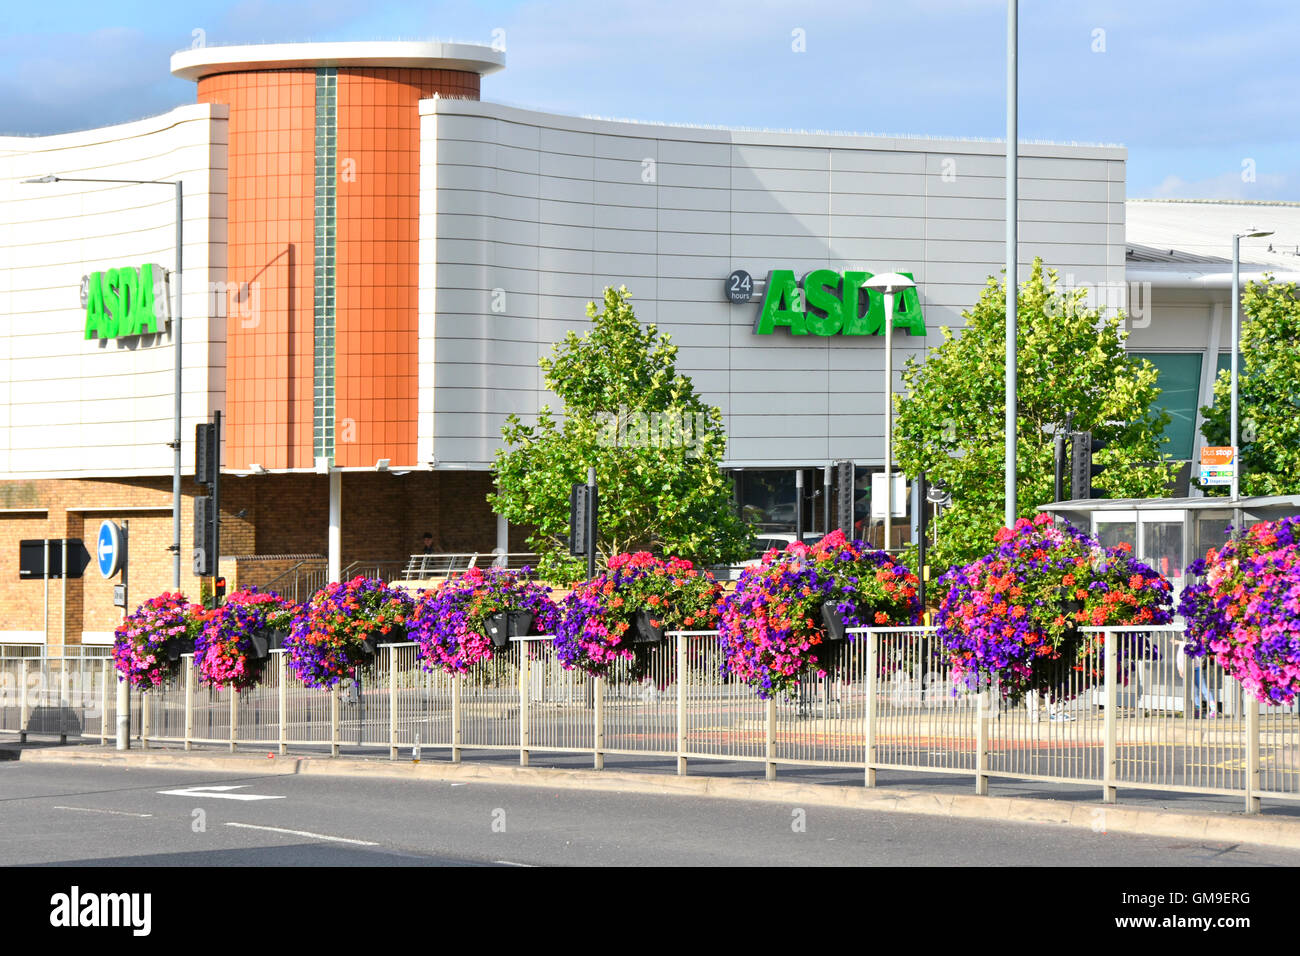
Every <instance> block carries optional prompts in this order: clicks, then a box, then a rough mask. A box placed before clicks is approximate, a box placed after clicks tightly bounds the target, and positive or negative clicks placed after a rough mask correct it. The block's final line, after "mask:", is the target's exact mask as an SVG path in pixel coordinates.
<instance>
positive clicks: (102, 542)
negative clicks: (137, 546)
mask: <svg viewBox="0 0 1300 956" xmlns="http://www.w3.org/2000/svg"><path fill="white" fill-rule="evenodd" d="M95 560H96V561H97V562H98V564H99V573H100V574H102V575H103V576H104V577H106V578H111V577H112V576H113V575H115V574H117V572H118V571H119V570H121V568H122V565H123V564H125V563H126V553H125V549H124V548H123V547H122V529H121V528H119V527H118V526H117V525H116V524H114V523H113V522H111V521H105V522H103V523H102V524H101V525H100V526H99V537H97V538H96V539H95Z"/></svg>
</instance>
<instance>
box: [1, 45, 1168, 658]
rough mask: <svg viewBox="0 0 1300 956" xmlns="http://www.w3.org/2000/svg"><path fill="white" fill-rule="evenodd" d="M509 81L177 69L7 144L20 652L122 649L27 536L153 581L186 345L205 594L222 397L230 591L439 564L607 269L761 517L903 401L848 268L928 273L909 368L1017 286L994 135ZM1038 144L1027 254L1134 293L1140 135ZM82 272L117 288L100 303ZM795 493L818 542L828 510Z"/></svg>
mask: <svg viewBox="0 0 1300 956" xmlns="http://www.w3.org/2000/svg"><path fill="white" fill-rule="evenodd" d="M503 66H504V57H503V55H502V54H500V53H498V52H496V51H494V50H492V49H490V48H488V47H483V46H473V45H466V44H451V43H338V44H288V45H265V46H249V47H211V48H204V49H197V50H187V51H184V52H181V53H178V54H176V55H175V56H174V57H173V59H172V63H171V68H172V71H173V73H175V74H176V75H178V76H181V77H184V78H186V79H189V80H192V81H194V83H195V98H196V102H195V103H193V104H189V105H185V106H180V107H177V108H176V109H174V110H172V111H170V112H169V113H167V114H165V115H163V116H158V117H152V118H149V119H146V120H140V121H136V122H133V123H127V124H121V125H117V126H112V127H106V128H103V129H97V130H88V131H84V132H77V133H67V134H60V135H56V136H42V137H22V136H8V137H0V248H2V249H3V255H0V322H2V323H3V327H2V328H0V389H2V390H3V392H4V395H5V396H6V397H5V400H4V401H3V402H2V403H0V601H2V602H4V606H5V607H6V612H7V613H6V619H7V620H6V624H5V625H4V627H3V629H0V645H3V646H23V647H28V648H32V647H36V646H37V645H44V646H46V647H50V648H54V647H58V646H61V645H64V646H67V647H69V648H72V647H75V646H77V645H94V644H101V645H102V644H103V643H105V642H107V641H108V640H109V638H110V636H111V631H112V628H113V626H114V625H115V624H116V623H117V621H119V620H120V617H121V614H122V610H121V608H119V607H116V606H115V605H114V603H113V585H114V584H115V583H120V580H118V579H103V578H102V577H101V576H100V575H99V573H98V572H97V571H96V570H95V569H94V567H93V566H92V567H90V568H88V569H87V570H86V572H85V574H84V575H83V576H81V577H79V578H58V579H53V580H51V581H49V582H47V581H46V580H45V579H44V577H43V576H41V575H37V576H35V577H33V576H31V575H24V574H22V573H20V571H21V569H20V555H21V553H23V548H22V545H21V542H23V541H27V542H29V543H30V542H32V541H35V542H37V543H38V545H39V544H41V543H42V542H44V541H47V540H48V541H51V542H53V547H55V549H56V550H59V551H60V554H61V549H62V547H63V546H64V545H63V542H65V541H66V542H69V547H70V548H71V549H72V551H73V552H75V551H76V549H77V548H81V549H83V552H84V554H83V556H88V550H87V549H88V547H89V544H88V543H90V542H93V540H94V537H95V534H96V532H97V529H98V527H99V525H100V523H101V522H102V521H104V520H112V521H115V522H118V523H124V524H125V523H129V526H130V549H131V550H130V603H131V604H135V603H138V601H139V600H141V599H143V598H146V597H150V596H153V595H155V594H158V593H160V592H161V591H164V590H169V589H170V588H171V586H172V564H171V562H172V555H171V553H170V552H169V550H168V549H169V547H170V546H171V545H172V543H173V524H172V521H173V512H172V507H173V498H172V484H171V482H172V472H173V449H172V448H171V446H170V442H171V440H172V432H173V428H174V421H173V415H174V413H175V402H176V394H177V393H176V390H175V387H174V377H173V376H174V366H175V362H176V358H177V355H178V350H177V344H178V342H177V334H176V333H177V331H178V329H179V328H180V327H182V326H183V330H184V341H183V347H182V348H181V349H180V351H179V354H180V357H181V364H182V366H183V369H182V376H181V383H182V384H181V388H180V392H179V395H180V400H181V412H182V436H183V441H182V460H183V462H184V469H185V481H184V483H183V485H182V506H181V514H182V519H183V526H182V534H181V550H182V556H183V558H184V560H183V562H182V570H183V574H182V580H181V586H182V589H183V590H185V591H186V592H187V593H189V594H190V595H191V596H192V597H197V596H198V595H199V593H200V589H201V587H202V586H203V585H202V582H201V581H200V580H199V579H198V578H197V577H196V576H195V575H194V574H193V573H192V572H191V561H190V549H191V543H192V541H193V515H194V502H195V500H196V499H197V498H199V497H200V496H202V495H204V494H205V493H206V492H205V489H204V488H202V487H201V486H199V485H197V484H195V483H194V482H193V481H192V480H191V475H192V467H193V462H194V435H195V426H196V425H197V424H199V423H201V422H206V421H208V420H209V419H210V418H211V416H212V415H213V414H214V413H216V412H221V413H222V414H223V416H224V447H223V451H222V479H221V497H222V502H221V518H222V531H221V535H222V537H221V546H220V553H221V556H222V558H221V565H220V568H221V570H222V571H223V572H224V573H225V574H226V577H227V579H228V581H229V586H230V587H235V586H238V585H244V584H250V583H251V584H259V585H268V584H269V585H273V586H277V587H282V586H283V584H284V582H285V581H286V580H288V578H286V575H291V574H295V573H298V571H297V570H295V569H299V570H301V569H302V568H304V567H307V566H310V567H312V568H317V566H319V571H320V574H322V575H324V574H330V573H332V574H336V575H341V574H350V573H356V572H357V571H359V570H364V569H366V567H367V566H369V567H372V568H373V567H375V566H376V565H375V563H376V562H399V561H400V560H401V559H402V558H403V557H404V556H406V555H409V554H411V553H412V552H414V551H418V550H419V548H420V539H421V536H422V533H423V532H425V531H429V532H431V533H432V534H433V535H434V538H435V546H436V547H437V548H438V549H439V550H442V551H459V552H490V551H491V550H492V549H493V548H504V549H507V550H511V551H521V550H523V549H524V545H523V540H522V538H523V536H522V533H521V529H510V528H506V527H505V526H504V524H503V523H502V522H501V521H500V520H499V519H497V517H496V516H494V515H493V514H492V513H491V511H490V509H489V507H488V505H487V502H486V496H487V494H488V493H489V492H490V490H491V475H490V470H489V469H490V466H491V462H492V459H493V456H494V454H495V453H496V451H497V449H498V448H499V447H500V433H501V426H502V424H503V423H504V421H505V419H506V417H507V416H508V415H510V414H512V413H514V414H519V415H522V416H525V417H527V416H529V415H532V414H534V413H535V412H536V411H537V409H538V408H539V407H540V406H541V405H542V404H546V403H551V404H554V401H555V400H554V396H552V395H550V394H549V393H548V392H547V390H546V389H545V388H544V386H543V383H542V380H541V373H540V370H539V369H538V366H537V362H538V359H539V358H540V357H542V356H544V355H546V354H547V353H548V352H549V351H550V349H551V346H552V344H553V343H554V342H556V341H558V340H559V339H560V338H562V337H563V335H564V334H565V333H566V332H567V331H569V330H581V329H582V328H583V327H584V325H585V306H586V304H587V302H589V301H591V300H597V299H599V298H600V297H601V295H602V291H603V289H604V288H605V287H606V286H611V285H612V286H620V285H626V286H627V287H628V288H629V289H630V290H631V292H632V294H633V297H634V303H635V306H636V309H637V314H638V316H639V317H640V318H641V319H642V320H644V321H650V322H655V323H656V324H657V325H658V326H659V328H660V329H661V330H662V331H664V332H668V333H671V334H672V336H673V339H674V341H675V342H676V343H677V344H678V346H679V349H680V350H679V353H678V367H679V368H680V369H681V370H682V371H683V372H685V373H686V374H689V375H690V376H691V377H692V378H693V379H694V381H695V383H696V386H697V388H698V389H699V391H700V392H701V393H702V394H703V396H704V397H705V398H706V399H707V400H708V401H709V402H711V403H712V404H715V405H718V406H719V407H720V408H721V410H722V412H723V416H724V421H725V424H726V427H727V432H728V450H727V460H726V466H727V467H729V468H731V469H733V471H734V473H735V475H736V484H737V498H738V502H739V503H740V504H741V505H742V506H743V507H744V508H745V513H746V515H747V516H749V517H751V518H752V519H753V520H754V521H756V522H757V523H759V524H760V525H761V526H762V527H764V528H766V529H768V530H780V529H782V528H784V526H785V525H787V524H792V523H793V519H794V510H793V509H794V507H795V506H794V503H793V488H794V474H795V472H796V471H797V470H798V469H806V470H808V471H809V472H811V470H812V469H817V473H816V474H812V473H810V474H808V480H807V481H806V485H807V486H809V487H816V486H819V485H820V482H821V469H822V468H823V466H825V465H826V464H827V463H828V462H830V461H834V460H840V459H852V460H854V461H855V462H857V464H858V465H859V469H860V473H861V474H862V476H863V478H864V479H865V478H866V477H867V473H868V472H869V471H871V470H872V469H875V470H879V469H880V468H881V465H882V462H881V456H882V455H883V449H884V442H883V427H884V421H883V420H884V415H883V409H884V403H885V400H886V396H887V394H888V392H889V391H890V390H897V389H898V388H899V386H900V382H899V379H898V378H897V373H896V377H895V380H894V381H893V382H892V383H886V382H885V381H884V380H883V369H884V351H883V336H882V335H881V334H879V333H881V332H882V331H883V327H882V325H881V322H882V321H883V319H882V315H883V313H882V310H881V303H880V301H879V298H878V296H877V295H876V294H875V293H872V292H869V291H868V290H866V289H865V288H863V286H862V283H863V282H864V281H865V278H866V277H867V276H869V275H870V274H872V273H875V272H884V271H900V272H907V273H910V274H912V275H913V277H914V278H915V280H916V283H917V290H916V295H915V296H914V297H913V298H910V299H908V300H906V301H905V303H904V304H905V308H904V309H903V310H902V312H901V313H900V314H899V315H897V316H896V318H895V335H894V337H893V338H894V347H895V350H896V354H895V357H894V368H895V369H896V370H898V369H900V368H901V367H902V365H903V364H904V362H905V361H906V359H907V358H908V357H911V356H916V357H918V358H919V357H922V356H923V355H924V352H925V349H926V348H927V346H932V345H935V344H938V342H939V341H941V333H940V327H942V326H950V327H954V328H960V327H961V325H962V324H963V320H962V317H961V312H962V311H963V310H964V309H967V308H969V307H971V306H972V305H973V304H974V303H975V301H976V300H977V299H978V297H979V293H980V291H981V289H982V288H983V287H984V285H985V284H986V282H987V280H988V277H989V276H996V275H998V274H999V273H1000V272H1001V270H1002V267H1003V261H1002V259H1003V234H1004V224H1003V215H1004V195H1005V191H1004V178H1003V177H1004V160H1003V146H1002V144H1000V143H986V142H974V141H965V140H950V139H949V140H945V139H926V138H915V139H909V138H898V137H878V136H859V135H829V134H807V133H778V132H770V131H758V130H729V129H704V128H697V127H688V126H668V125H651V124H642V123H632V122H616V121H609V120H597V119H586V118H577V117H571V116H559V115H554V114H549V113H543V112H537V111H530V110H522V109H516V108H512V107H507V106H502V105H498V104H493V103H490V102H483V101H481V100H480V98H479V97H480V89H481V85H482V84H483V83H485V82H487V83H489V84H490V74H491V73H492V72H494V71H496V70H498V69H500V68H502V67H503ZM485 76H486V77H488V79H487V80H486V81H485V80H484V77H485ZM1020 149H1021V161H1020V174H1021V177H1022V179H1021V183H1020V197H1021V200H1020V239H1021V244H1020V254H1021V257H1022V258H1021V265H1022V268H1024V269H1026V270H1027V267H1028V265H1029V263H1030V262H1031V261H1032V259H1033V258H1034V257H1035V256H1042V257H1043V259H1044V260H1045V261H1046V262H1048V263H1050V264H1051V265H1053V266H1054V267H1055V268H1057V269H1058V270H1059V271H1060V272H1061V273H1062V275H1063V276H1064V275H1066V274H1069V275H1071V276H1072V277H1073V278H1074V280H1075V281H1076V282H1081V283H1082V282H1087V283H1091V284H1093V285H1095V286H1097V287H1098V288H1121V287H1125V278H1126V268H1127V266H1126V246H1125V198H1126V197H1125V175H1124V168H1125V158H1126V153H1125V150H1124V149H1122V148H1118V147H1094V146H1077V145H1054V144H1022V145H1021V147H1020ZM50 174H53V175H54V176H56V177H58V178H59V181H57V182H48V181H47V182H42V183H32V182H29V180H32V179H39V178H42V177H47V176H49V175H50ZM82 179H98V180H104V179H117V180H132V181H135V180H148V181H150V183H149V184H144V185H140V184H133V183H121V182H117V183H106V182H81V181H79V180H82ZM177 179H179V180H180V181H181V182H182V184H183V189H184V209H183V259H184V262H183V270H182V271H181V273H180V276H178V275H177V273H176V267H177V262H176V251H175V244H176V212H175V204H174V199H173V193H172V191H171V189H170V188H169V187H167V186H163V185H158V184H157V183H158V182H165V183H170V182H172V181H174V180H177ZM146 265H148V266H149V267H150V268H149V269H148V270H144V269H143V268H142V267H143V266H146ZM146 274H147V275H151V276H152V275H155V274H156V275H159V276H161V275H164V274H166V275H168V276H169V282H168V283H166V284H164V285H160V286H159V288H158V290H157V292H158V295H157V297H156V298H157V299H158V300H159V301H162V302H164V303H166V305H167V308H164V309H162V310H161V311H160V312H158V314H157V315H156V317H155V318H156V322H155V323H153V324H144V325H138V324H137V323H133V322H129V321H127V322H124V321H121V320H122V319H123V317H124V316H125V314H126V313H123V315H122V316H119V315H117V314H116V313H115V312H114V307H116V308H117V309H118V310H119V311H121V309H122V304H123V302H124V301H127V302H130V301H131V299H130V295H132V294H136V293H132V292H130V290H128V292H127V293H123V292H122V288H123V284H124V283H125V284H126V285H127V286H130V289H135V288H136V286H135V285H132V283H135V282H138V281H140V280H139V276H141V275H146ZM737 274H744V275H746V276H748V277H749V283H748V285H747V287H746V288H745V290H744V293H745V294H737V291H738V290H737V289H735V288H732V285H734V284H735V283H736V282H737V281H738V280H735V279H731V278H730V277H732V276H735V275H737ZM95 277H99V278H95ZM179 277H183V292H179V291H178V289H179V288H180V287H181V285H182V283H179V282H177V281H176V280H177V278H179ZM96 283H98V285H96ZM105 283H107V284H106V285H105ZM83 287H87V288H92V289H100V290H101V291H102V289H104V288H107V289H109V290H110V293H109V294H110V296H112V297H116V298H111V301H109V302H108V304H107V305H103V303H100V305H94V304H87V302H84V301H82V297H81V295H80V294H79V293H80V291H81V290H82V288H83ZM810 287H811V288H810ZM124 294H125V295H127V299H126V300H123V299H122V298H121V297H122V296H123V295H124ZM91 298H93V296H91ZM96 301H98V300H96ZM106 301H108V300H106ZM135 301H137V302H142V301H144V300H143V299H140V298H137V299H136V300H135ZM828 304H829V305H828ZM101 306H102V308H101ZM97 310H98V311H97ZM127 311H130V310H127ZM1158 324H1159V323H1158V322H1157V325H1158ZM110 333H112V334H110ZM1143 334H1144V335H1147V336H1148V339H1150V340H1151V341H1155V339H1153V338H1151V336H1152V333H1150V332H1149V331H1143ZM1175 338H1176V337H1175ZM1161 341H1164V340H1161ZM1170 341H1172V339H1171V340H1170ZM869 487H870V485H869V482H867V483H866V484H865V485H863V487H862V492H863V493H864V494H865V493H867V492H869ZM800 507H803V508H805V514H806V519H805V526H806V527H817V526H818V523H819V522H820V520H821V518H820V515H821V504H820V503H817V504H815V505H814V504H809V503H804V504H801V505H800ZM902 524H903V523H902V522H900V525H899V526H901V525H902ZM26 553H28V554H29V555H30V553H31V546H30V544H29V546H28V548H27V550H26ZM73 563H75V561H74V562H73ZM390 566H391V565H390Z"/></svg>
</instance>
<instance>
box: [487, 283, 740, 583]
mask: <svg viewBox="0 0 1300 956" xmlns="http://www.w3.org/2000/svg"><path fill="white" fill-rule="evenodd" d="M603 305H604V307H603V308H602V309H601V310H600V311H599V312H598V311H597V310H596V304H595V303H594V302H593V303H589V304H588V306H587V315H588V317H589V318H590V319H591V320H592V323H593V325H592V327H591V328H590V329H589V330H587V331H586V332H585V333H584V334H582V335H581V336H579V335H578V334H577V333H576V332H572V331H571V332H569V333H568V334H567V335H566V336H565V337H564V340H563V341H561V342H559V343H557V344H556V345H555V346H554V347H553V349H552V351H551V355H550V356H549V357H547V358H543V359H542V360H541V361H540V363H539V364H540V366H541V368H542V371H543V372H544V373H545V382H546V387H547V388H549V389H550V390H551V391H553V392H554V393H555V394H556V396H558V397H559V399H560V400H561V401H562V402H563V403H564V412H563V414H561V415H557V414H556V413H555V412H552V411H551V409H550V407H549V406H543V407H542V408H541V410H540V411H539V412H538V414H537V421H536V423H535V424H526V423H525V422H524V421H522V420H521V419H520V418H519V417H518V416H516V415H511V416H510V417H509V418H508V419H507V421H506V425H505V427H504V428H503V429H502V436H503V438H504V441H505V445H506V447H505V448H503V449H502V450H501V451H499V452H498V453H497V458H496V464H495V471H496V486H497V490H496V493H495V494H494V495H492V496H490V498H489V501H490V502H491V503H492V506H493V508H494V509H495V510H496V511H497V513H498V514H501V515H504V516H505V518H506V519H507V520H509V521H511V522H512V523H516V524H521V525H525V526H528V527H530V528H531V529H532V533H531V536H530V537H529V539H528V541H529V546H530V547H531V548H532V549H533V550H535V551H537V552H538V554H539V556H540V562H539V563H540V565H541V569H542V571H543V573H545V574H547V575H549V576H551V577H553V578H554V579H557V580H575V579H577V578H580V577H583V576H585V574H584V572H585V568H584V566H583V562H582V561H581V559H574V558H571V557H569V555H568V547H567V541H568V529H569V489H570V487H571V485H572V484H573V483H574V482H585V481H586V479H587V468H588V466H592V465H594V466H595V468H596V482H597V487H598V489H599V496H600V497H599V516H598V527H599V535H598V538H597V552H598V556H599V561H600V562H601V563H604V562H605V561H607V560H608V558H609V557H610V556H611V555H613V554H616V553H621V552H628V551H638V550H650V551H656V552H659V553H662V554H671V555H676V556H679V557H683V558H687V559H690V560H692V561H694V562H696V563H697V564H713V563H720V562H727V561H735V560H740V559H742V558H745V557H748V556H749V554H750V548H751V547H752V541H753V536H752V533H751V531H750V529H749V527H748V526H747V525H746V524H745V523H744V522H743V521H742V520H741V519H740V517H739V516H738V515H737V514H736V512H735V507H734V504H733V498H732V484H731V480H730V479H729V478H728V477H727V476H726V475H724V474H723V473H722V470H721V469H720V467H719V464H720V463H721V461H722V456H723V452H724V451H725V448H726V435H725V433H724V432H723V427H722V413H721V412H720V411H719V410H718V409H717V408H716V407H713V406H709V405H706V404H705V403H704V402H703V401H701V399H700V398H699V396H697V395H696V393H695V387H694V385H693V384H692V382H691V380H690V379H689V378H688V377H686V376H684V375H681V374H679V373H678V372H677V368H676V356H677V346H675V345H673V344H672V343H671V341H670V336H668V335H660V334H659V332H658V329H657V328H656V326H655V325H653V324H649V325H644V326H643V325H641V323H640V322H639V321H638V320H637V318H636V315H635V314H634V312H633V309H632V304H631V296H630V295H629V293H628V291H627V289H626V288H619V289H617V290H615V289H612V288H607V289H606V290H605V298H604V303H603Z"/></svg>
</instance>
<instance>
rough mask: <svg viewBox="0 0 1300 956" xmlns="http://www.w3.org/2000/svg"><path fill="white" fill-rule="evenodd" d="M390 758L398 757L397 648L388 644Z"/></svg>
mask: <svg viewBox="0 0 1300 956" xmlns="http://www.w3.org/2000/svg"><path fill="white" fill-rule="evenodd" d="M388 759H389V760H396V759H397V648H396V647H395V646H394V645H392V644H389V645H388Z"/></svg>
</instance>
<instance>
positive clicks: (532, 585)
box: [410, 568, 559, 674]
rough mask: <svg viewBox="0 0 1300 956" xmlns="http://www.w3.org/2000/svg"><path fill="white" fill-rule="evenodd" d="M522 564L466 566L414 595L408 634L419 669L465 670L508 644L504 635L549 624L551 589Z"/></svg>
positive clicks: (553, 618)
mask: <svg viewBox="0 0 1300 956" xmlns="http://www.w3.org/2000/svg"><path fill="white" fill-rule="evenodd" d="M528 571H529V569H528V568H523V569H520V570H518V571H511V570H507V569H505V568H471V569H470V570H469V571H468V572H466V573H465V574H463V575H461V576H460V577H458V578H454V579H450V580H447V581H444V582H442V584H440V585H439V586H438V587H437V588H436V589H433V590H429V591H425V592H424V593H423V594H422V595H420V600H419V601H418V602H417V603H416V605H415V608H414V610H413V612H412V616H411V629H410V634H411V639H412V640H414V641H416V642H418V643H419V645H420V660H421V663H422V666H423V667H424V668H425V670H430V671H431V670H434V669H435V668H440V669H441V670H443V671H445V672H446V673H448V674H466V673H469V671H470V669H471V668H472V667H474V666H476V665H480V664H486V663H487V662H489V661H491V660H492V659H493V658H494V656H495V655H496V654H497V653H499V652H500V651H501V649H502V648H505V647H507V646H509V644H510V638H512V637H523V636H525V635H527V634H528V633H529V632H530V631H534V632H539V633H542V634H547V633H550V632H552V631H553V630H554V629H555V625H556V622H557V620H558V617H559V611H558V609H557V608H556V606H555V602H553V601H552V600H551V598H550V593H551V589H550V588H548V587H546V586H544V585H541V584H538V583H537V582H535V581H532V580H530V579H529V576H528Z"/></svg>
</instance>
